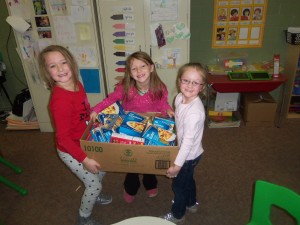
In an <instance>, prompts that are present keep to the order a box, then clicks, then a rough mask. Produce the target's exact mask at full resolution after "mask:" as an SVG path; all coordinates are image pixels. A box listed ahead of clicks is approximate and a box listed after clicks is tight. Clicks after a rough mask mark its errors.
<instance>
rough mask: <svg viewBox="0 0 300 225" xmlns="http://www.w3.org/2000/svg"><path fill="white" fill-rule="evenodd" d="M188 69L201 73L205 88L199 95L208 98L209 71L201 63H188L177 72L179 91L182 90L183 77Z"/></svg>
mask: <svg viewBox="0 0 300 225" xmlns="http://www.w3.org/2000/svg"><path fill="white" fill-rule="evenodd" d="M188 69H195V70H196V71H197V72H198V73H199V75H200V76H201V78H202V81H203V88H202V90H201V92H200V93H199V95H201V96H206V89H207V76H208V72H207V69H206V68H205V67H203V66H202V64H201V63H192V62H191V63H186V64H184V65H182V66H181V67H180V68H179V70H178V72H177V79H176V83H177V88H178V90H180V89H179V85H180V80H181V77H182V76H183V74H184V73H185V72H186V71H187V70H188Z"/></svg>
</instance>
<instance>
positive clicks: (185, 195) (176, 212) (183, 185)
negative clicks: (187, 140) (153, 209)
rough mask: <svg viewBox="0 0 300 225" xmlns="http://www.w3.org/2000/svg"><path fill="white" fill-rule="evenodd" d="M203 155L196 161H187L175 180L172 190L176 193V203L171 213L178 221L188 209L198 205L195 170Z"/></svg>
mask: <svg viewBox="0 0 300 225" xmlns="http://www.w3.org/2000/svg"><path fill="white" fill-rule="evenodd" d="M200 158H201V155H200V156H198V157H197V158H196V159H194V160H187V161H185V163H184V164H183V166H182V168H181V170H180V172H179V173H178V174H177V176H176V177H175V178H174V179H173V183H172V189H173V192H174V195H175V197H174V203H173V205H172V209H171V212H172V214H173V216H174V217H175V218H176V219H181V218H182V217H183V216H184V214H185V211H186V207H191V206H193V205H195V204H196V202H197V200H196V183H195V180H194V169H195V167H196V166H197V164H198V163H199V160H200Z"/></svg>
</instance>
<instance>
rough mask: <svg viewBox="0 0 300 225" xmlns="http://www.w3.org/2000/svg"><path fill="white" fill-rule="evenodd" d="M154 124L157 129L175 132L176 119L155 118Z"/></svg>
mask: <svg viewBox="0 0 300 225" xmlns="http://www.w3.org/2000/svg"><path fill="white" fill-rule="evenodd" d="M152 123H153V125H155V126H156V127H160V128H162V129H164V130H169V131H174V127H175V121H174V118H162V117H154V119H153V122H152Z"/></svg>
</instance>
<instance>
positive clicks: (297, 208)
mask: <svg viewBox="0 0 300 225" xmlns="http://www.w3.org/2000/svg"><path fill="white" fill-rule="evenodd" d="M272 206H277V207H279V208H281V209H283V210H285V211H286V212H287V213H288V214H290V215H291V216H292V217H293V218H294V219H295V221H297V224H298V225H300V195H299V194H297V193H296V192H294V191H292V190H290V189H288V188H286V187H282V186H279V185H276V184H272V183H269V182H266V181H262V180H258V181H256V183H255V191H254V198H253V206H252V215H251V220H250V222H249V223H248V224H247V225H272V223H271V221H270V213H271V207H272Z"/></svg>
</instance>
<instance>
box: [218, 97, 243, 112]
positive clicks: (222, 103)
mask: <svg viewBox="0 0 300 225" xmlns="http://www.w3.org/2000/svg"><path fill="white" fill-rule="evenodd" d="M239 96H240V93H220V92H217V96H216V101H215V108H214V111H218V112H222V111H237V108H238V102H239Z"/></svg>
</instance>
